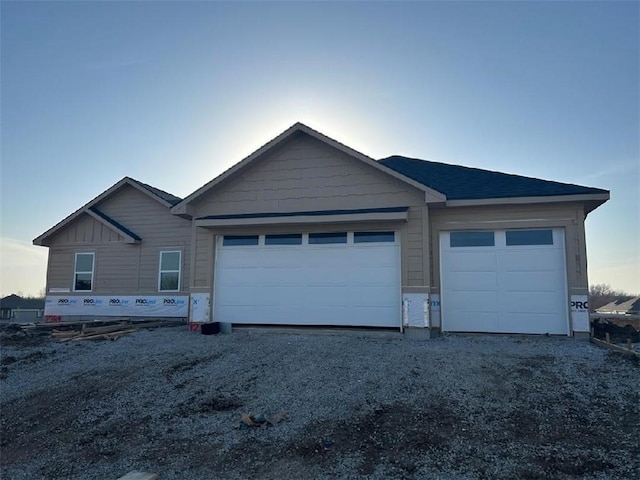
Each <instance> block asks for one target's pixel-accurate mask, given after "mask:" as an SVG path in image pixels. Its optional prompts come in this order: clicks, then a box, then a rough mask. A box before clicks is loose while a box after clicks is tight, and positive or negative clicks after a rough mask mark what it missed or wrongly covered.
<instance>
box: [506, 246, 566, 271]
mask: <svg viewBox="0 0 640 480" xmlns="http://www.w3.org/2000/svg"><path fill="white" fill-rule="evenodd" d="M558 260H559V255H558V253H557V251H556V249H548V248H546V249H542V251H540V250H538V251H533V250H520V249H518V251H514V250H502V251H501V252H500V262H499V264H500V269H501V270H506V271H512V272H513V271H515V272H518V271H524V272H536V271H550V272H557V271H558Z"/></svg>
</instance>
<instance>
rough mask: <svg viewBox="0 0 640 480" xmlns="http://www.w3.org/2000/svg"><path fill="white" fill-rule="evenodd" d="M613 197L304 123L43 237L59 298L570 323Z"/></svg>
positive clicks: (459, 325) (362, 322) (199, 314)
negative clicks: (336, 135)
mask: <svg viewBox="0 0 640 480" xmlns="http://www.w3.org/2000/svg"><path fill="white" fill-rule="evenodd" d="M608 199H609V192H608V191H607V190H602V189H598V188H591V187H585V186H579V185H572V184H565V183H558V182H553V181H547V180H540V179H535V178H528V177H523V176H517V175H511V174H506V173H500V172H493V171H487V170H480V169H475V168H468V167H462V166H457V165H448V164H443V163H437V162H430V161H423V160H418V159H413V158H405V157H400V156H392V157H389V158H384V159H381V160H374V159H373V158H370V157H368V156H366V155H364V154H362V153H360V152H357V151H355V150H353V149H351V148H349V147H348V146H346V145H343V144H341V143H339V142H337V141H335V140H333V139H331V138H329V137H327V136H325V135H323V134H321V133H319V132H317V131H315V130H313V129H311V128H309V127H307V126H306V125H303V124H301V123H296V124H295V125H293V126H292V127H290V128H289V129H287V130H286V131H285V132H283V133H282V134H280V135H279V136H278V137H276V138H274V139H273V140H271V141H270V142H268V143H267V144H265V145H264V146H262V147H261V148H259V149H258V150H257V151H255V152H254V153H252V154H251V155H249V156H248V157H247V158H245V159H244V160H242V161H240V162H239V163H237V164H235V165H234V166H233V167H231V168H230V169H229V170H227V171H225V172H223V173H222V174H221V175H219V176H218V177H216V178H214V179H213V180H211V181H210V182H208V183H207V184H205V185H204V186H202V187H201V188H199V189H198V190H197V191H195V192H194V193H192V194H191V195H189V196H188V197H186V198H184V199H180V198H177V197H175V196H173V195H171V194H168V193H166V192H164V191H161V190H159V189H157V188H153V187H151V186H149V185H146V184H144V183H141V182H139V181H137V180H133V179H131V178H124V179H122V180H121V181H119V182H118V183H116V184H115V185H114V186H113V187H111V188H109V189H108V190H107V191H105V192H103V193H102V194H100V195H99V196H97V197H96V198H94V199H93V200H91V201H90V202H88V203H87V204H86V205H84V206H83V207H81V208H80V209H79V210H77V211H76V212H74V213H72V214H71V215H70V216H68V217H67V218H65V219H64V220H62V221H61V222H60V223H58V224H57V225H55V226H54V227H53V228H51V229H50V230H48V231H46V232H45V233H43V234H42V235H40V236H39V237H38V238H36V239H35V240H34V244H36V245H42V246H47V247H49V263H48V268H47V311H46V312H45V313H46V314H47V315H62V316H66V315H85V314H88V315H94V316H98V315H123V316H132V315H151V316H183V317H187V316H189V318H190V320H191V321H195V322H209V321H215V322H222V323H230V324H268V325H274V324H286V325H333V326H366V327H391V328H399V329H405V328H411V329H423V331H427V332H428V331H430V330H442V331H450V332H496V333H538V334H560V335H573V334H574V333H577V332H588V331H589V325H588V312H587V311H586V310H585V308H584V307H585V306H586V304H587V295H588V282H587V258H586V243H585V231H584V222H585V218H586V217H587V215H588V214H589V213H590V212H591V211H593V210H594V209H595V208H597V207H598V206H600V205H602V204H603V203H604V202H606V201H607V200H608ZM412 331H416V330H412Z"/></svg>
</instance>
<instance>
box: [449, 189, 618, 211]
mask: <svg viewBox="0 0 640 480" xmlns="http://www.w3.org/2000/svg"><path fill="white" fill-rule="evenodd" d="M607 200H609V194H608V193H593V194H590V195H554V196H548V197H507V198H480V199H477V200H447V202H446V205H447V207H474V206H482V205H514V204H515V205H518V204H525V203H527V204H530V203H557V202H598V203H597V205H596V207H597V206H600V205H602V204H603V203H604V202H606V201H607ZM596 207H594V208H593V209H595V208H596ZM593 209H592V210H593Z"/></svg>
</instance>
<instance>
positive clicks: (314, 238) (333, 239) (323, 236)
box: [309, 232, 347, 245]
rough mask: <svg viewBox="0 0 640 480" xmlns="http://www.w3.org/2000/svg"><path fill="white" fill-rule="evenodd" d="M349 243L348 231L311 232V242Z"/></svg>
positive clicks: (312, 243) (311, 243)
mask: <svg viewBox="0 0 640 480" xmlns="http://www.w3.org/2000/svg"><path fill="white" fill-rule="evenodd" d="M327 243H347V232H331V233H310V234H309V244H310V245H317V244H327Z"/></svg>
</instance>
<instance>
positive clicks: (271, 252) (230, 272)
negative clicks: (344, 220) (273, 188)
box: [213, 231, 401, 328]
mask: <svg viewBox="0 0 640 480" xmlns="http://www.w3.org/2000/svg"><path fill="white" fill-rule="evenodd" d="M397 237H398V235H397V233H395V232H392V231H368V232H355V233H354V232H325V233H309V234H306V233H305V234H286V235H231V236H229V235H227V236H224V237H221V236H220V237H218V244H217V249H216V250H217V253H216V266H215V279H214V310H213V315H214V319H215V321H218V322H225V323H240V324H243V323H244V324H247V323H249V324H288V325H339V326H380V327H398V328H399V327H400V324H401V294H400V245H399V241H398V238H397Z"/></svg>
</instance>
